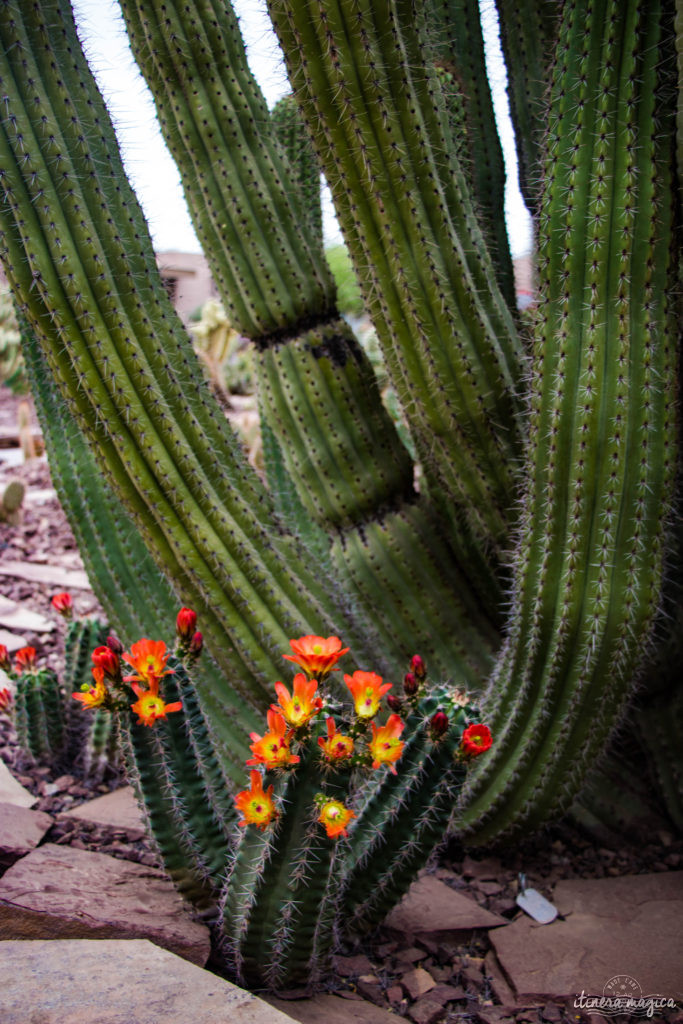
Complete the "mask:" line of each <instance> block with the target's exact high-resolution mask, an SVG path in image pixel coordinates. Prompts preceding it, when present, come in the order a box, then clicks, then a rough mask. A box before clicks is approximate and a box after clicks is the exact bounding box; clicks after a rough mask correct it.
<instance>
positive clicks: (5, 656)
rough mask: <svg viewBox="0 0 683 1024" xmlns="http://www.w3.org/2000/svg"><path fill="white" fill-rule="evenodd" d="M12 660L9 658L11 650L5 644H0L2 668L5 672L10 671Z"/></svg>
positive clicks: (0, 665) (0, 664)
mask: <svg viewBox="0 0 683 1024" xmlns="http://www.w3.org/2000/svg"><path fill="white" fill-rule="evenodd" d="M10 667H11V662H10V660H9V651H8V650H7V648H6V647H5V645H4V644H0V668H1V669H2V670H3V672H9V670H10Z"/></svg>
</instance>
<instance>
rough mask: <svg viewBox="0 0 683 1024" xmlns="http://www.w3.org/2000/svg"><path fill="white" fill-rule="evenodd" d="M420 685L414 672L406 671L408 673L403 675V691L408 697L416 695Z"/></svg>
mask: <svg viewBox="0 0 683 1024" xmlns="http://www.w3.org/2000/svg"><path fill="white" fill-rule="evenodd" d="M419 686H420V684H419V683H418V681H417V678H416V677H415V676H414V675H413V673H412V672H406V674H405V675H404V677H403V692H404V693H405V695H406V697H414V696H415V694H416V693H417V691H418V689H419Z"/></svg>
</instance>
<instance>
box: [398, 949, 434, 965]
mask: <svg viewBox="0 0 683 1024" xmlns="http://www.w3.org/2000/svg"><path fill="white" fill-rule="evenodd" d="M426 956H427V953H426V951H425V950H424V949H418V947H417V946H408V947H407V948H406V949H400V950H399V951H398V952H397V954H396V959H397V961H398V963H400V964H414V963H417V962H418V960H424V959H425V957H426Z"/></svg>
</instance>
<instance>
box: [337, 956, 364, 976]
mask: <svg viewBox="0 0 683 1024" xmlns="http://www.w3.org/2000/svg"><path fill="white" fill-rule="evenodd" d="M334 969H335V971H336V972H337V974H339V975H340V976H341V977H342V978H352V977H354V976H355V975H358V974H369V973H370V972H371V971H372V970H373V967H372V964H371V963H370V961H369V960H368V958H367V957H366V956H363V955H362V954H358V955H357V956H336V957H335V958H334Z"/></svg>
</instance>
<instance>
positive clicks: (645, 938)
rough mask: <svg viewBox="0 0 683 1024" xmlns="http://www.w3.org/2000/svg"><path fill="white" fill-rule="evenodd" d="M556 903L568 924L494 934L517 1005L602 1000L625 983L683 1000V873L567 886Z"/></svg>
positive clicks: (522, 923) (521, 924) (516, 927)
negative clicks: (618, 980)
mask: <svg viewBox="0 0 683 1024" xmlns="http://www.w3.org/2000/svg"><path fill="white" fill-rule="evenodd" d="M553 902H554V903H555V905H556V906H557V907H558V910H559V911H560V913H561V914H562V915H564V916H565V918H566V919H565V920H559V919H558V920H555V921H553V922H552V923H551V924H548V925H537V924H536V923H535V922H534V921H532V920H531V919H530V918H527V917H524V918H518V919H517V920H516V921H513V922H512V924H509V925H507V927H505V928H502V929H495V930H493V931H492V932H491V935H490V937H491V941H492V943H493V946H494V949H495V951H496V954H497V957H498V960H499V961H500V963H501V965H502V967H503V969H504V971H505V974H506V976H507V977H508V978H509V979H510V981H511V982H512V986H513V988H514V989H515V991H516V993H517V996H518V997H520V998H523V997H526V996H537V997H539V998H544V999H553V1000H554V999H561V1000H565V999H571V1000H574V999H575V998H576V997H578V996H579V995H580V994H581V993H582V992H584V993H586V994H589V995H596V996H600V995H602V994H603V990H604V989H605V987H606V986H607V985H608V983H609V982H610V979H612V978H615V977H617V976H621V975H624V976H629V977H630V978H631V979H633V980H634V982H635V983H636V985H637V986H638V988H639V990H640V992H641V993H642V995H644V996H647V995H652V994H655V993H658V994H661V995H663V996H665V997H667V998H671V999H674V1000H676V1001H680V1000H681V999H682V998H683V975H682V974H681V963H683V930H682V929H681V926H680V922H681V917H682V915H683V872H667V873H663V874H651V875H629V876H622V877H621V878H604V879H575V880H571V881H563V882H560V883H559V884H558V885H557V887H556V889H555V892H554V894H553ZM579 1008H580V1007H579ZM588 1012H590V1008H589V1009H588Z"/></svg>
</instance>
